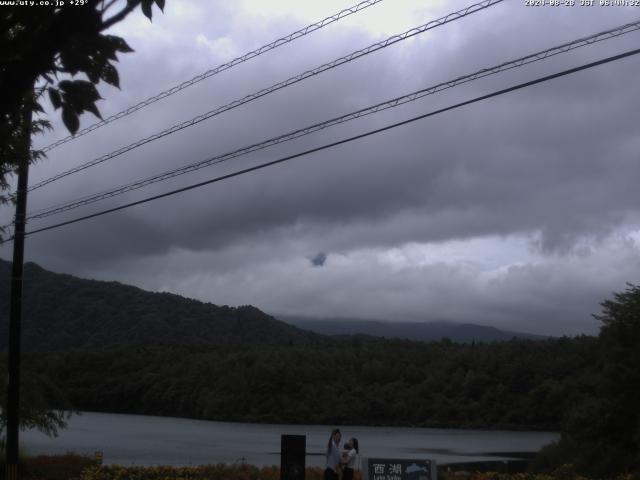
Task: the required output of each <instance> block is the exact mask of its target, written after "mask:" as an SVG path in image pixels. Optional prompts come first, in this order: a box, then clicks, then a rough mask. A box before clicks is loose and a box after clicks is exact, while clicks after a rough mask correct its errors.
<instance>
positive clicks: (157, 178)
mask: <svg viewBox="0 0 640 480" xmlns="http://www.w3.org/2000/svg"><path fill="white" fill-rule="evenodd" d="M639 29H640V20H638V21H636V22H633V23H628V24H625V25H621V26H618V27H615V28H611V29H609V30H606V31H603V32H599V33H596V34H594V35H590V36H588V37H584V38H580V39H577V40H574V41H572V42H568V43H564V44H562V45H559V46H555V47H552V48H549V49H546V50H543V51H540V52H536V53H533V54H529V55H527V56H524V57H520V58H518V59H515V60H510V61H508V62H504V63H501V64H499V65H496V66H493V67H489V68H484V69H482V70H479V71H477V72H474V73H471V74H469V75H465V76H461V77H458V78H455V79H453V80H449V81H446V82H442V83H439V84H437V85H435V86H431V87H428V88H424V89H421V90H418V91H416V92H412V93H410V94H407V95H403V96H401V97H396V98H393V99H391V100H386V101H384V102H381V103H378V104H376V105H373V106H370V107H367V108H363V109H360V110H357V111H355V112H351V113H348V114H346V115H342V116H340V117H336V118H332V119H330V120H326V121H324V122H321V123H316V124H314V125H311V126H308V127H305V128H301V129H298V130H295V131H293V132H289V133H286V134H283V135H280V136H277V137H273V138H270V139H268V140H265V141H262V142H260V143H255V144H253V145H250V146H247V147H243V148H240V149H237V150H234V151H232V152H227V153H224V154H221V155H217V156H215V157H211V158H209V159H206V160H203V161H200V162H197V163H193V164H190V165H187V166H184V167H180V168H176V169H173V170H169V171H167V172H164V173H160V174H157V175H154V176H151V177H147V178H144V179H141V180H138V181H136V182H132V183H129V184H126V185H122V186H119V187H117V188H113V189H111V190H107V191H104V192H101V193H97V194H92V195H89V196H85V197H82V198H79V199H76V200H73V201H70V202H66V203H63V204H59V205H55V206H52V207H48V208H45V209H41V210H39V211H35V212H33V213H30V214H29V215H28V217H27V219H41V218H45V217H49V216H51V215H56V214H59V213H62V212H65V211H69V210H73V209H75V208H79V207H83V206H86V205H89V204H91V203H95V202H98V201H100V200H104V199H107V198H111V197H115V196H117V195H121V194H124V193H126V192H130V191H133V190H137V189H139V188H143V187H146V186H149V185H152V184H154V183H158V182H161V181H164V180H168V179H170V178H174V177H177V176H180V175H184V174H186V173H191V172H194V171H196V170H199V169H201V168H205V167H208V166H211V165H215V164H218V163H222V162H225V161H228V160H230V159H232V158H236V157H239V156H242V155H246V154H248V153H252V152H256V151H258V150H263V149H265V148H268V147H271V146H273V145H277V144H280V143H284V142H287V141H290V140H294V139H296V138H300V137H302V136H305V135H309V134H311V133H314V132H317V131H319V130H323V129H325V128H328V127H332V126H335V125H338V124H341V123H345V122H347V121H350V120H355V119H357V118H361V117H364V116H366V115H371V114H374V113H378V112H381V111H384V110H387V109H390V108H394V107H397V106H399V105H403V104H405V103H409V102H412V101H415V100H418V99H420V98H423V97H425V96H427V95H433V94H435V93H437V92H440V91H442V90H445V89H448V88H453V87H455V86H457V85H461V84H463V83H467V82H471V81H473V80H477V79H479V78H484V77H487V76H489V75H494V74H497V73H499V72H503V71H506V70H510V69H513V68H517V67H521V66H524V65H528V64H530V63H533V62H537V61H540V60H544V59H546V58H549V57H551V56H555V55H558V54H561V53H565V52H568V51H571V50H574V49H576V48H580V47H583V46H586V45H592V44H594V43H596V42H600V41H603V40H608V39H611V38H615V37H618V36H620V35H624V34H627V33H631V32H634V31H637V30H639Z"/></svg>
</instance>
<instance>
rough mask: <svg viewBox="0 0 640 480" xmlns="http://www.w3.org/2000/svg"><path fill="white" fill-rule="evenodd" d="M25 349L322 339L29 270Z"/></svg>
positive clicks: (4, 275) (258, 318) (0, 329)
mask: <svg viewBox="0 0 640 480" xmlns="http://www.w3.org/2000/svg"><path fill="white" fill-rule="evenodd" d="M10 275H11V264H10V263H9V262H6V261H2V260H0V318H2V321H1V323H0V351H1V350H6V348H7V337H8V320H7V319H8V315H9V285H10ZM23 289H24V307H23V311H24V320H23V325H22V345H23V349H24V350H26V351H57V350H64V349H70V348H91V349H96V348H105V347H114V346H122V345H147V344H158V343H163V344H164V343H173V344H185V345H208V344H230V343H231V344H233V343H246V342H249V343H251V342H259V343H262V344H273V345H287V344H292V343H296V344H299V343H304V342H309V341H313V340H314V339H316V338H317V337H319V336H318V335H316V334H313V333H310V332H307V331H303V330H300V329H298V328H296V327H293V326H291V325H288V324H286V323H284V322H281V321H278V320H276V319H275V318H273V317H271V316H269V315H267V314H265V313H264V312H262V311H260V310H258V309H257V308H255V307H251V306H243V307H237V308H234V307H227V306H216V305H213V304H211V303H203V302H200V301H197V300H191V299H188V298H184V297H181V296H179V295H174V294H170V293H153V292H148V291H145V290H141V289H139V288H136V287H132V286H129V285H123V284H121V283H118V282H103V281H96V280H84V279H81V278H77V277H74V276H71V275H65V274H58V273H53V272H49V271H47V270H45V269H43V268H41V267H39V266H38V265H36V264H35V263H27V264H25V271H24V287H23Z"/></svg>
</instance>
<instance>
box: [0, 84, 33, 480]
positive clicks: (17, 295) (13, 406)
mask: <svg viewBox="0 0 640 480" xmlns="http://www.w3.org/2000/svg"><path fill="white" fill-rule="evenodd" d="M32 97H33V91H30V92H29V93H28V94H27V96H25V99H24V103H23V108H24V111H23V115H22V125H21V126H20V129H21V133H22V135H21V137H22V138H21V145H20V148H21V151H20V152H19V154H20V157H21V158H20V163H19V166H18V186H17V189H16V216H15V223H14V234H13V265H12V269H11V307H10V308H11V310H10V313H9V362H8V363H9V364H8V370H9V382H8V386H7V476H6V478H7V480H18V479H19V478H21V472H20V465H19V457H20V455H19V451H18V449H19V445H18V442H19V431H20V335H21V323H22V272H23V265H24V237H25V224H26V221H25V217H26V212H27V189H28V187H29V160H30V157H31V120H32V109H31V104H32V102H33V98H32Z"/></svg>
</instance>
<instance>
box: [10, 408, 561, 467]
mask: <svg viewBox="0 0 640 480" xmlns="http://www.w3.org/2000/svg"><path fill="white" fill-rule="evenodd" d="M338 427H340V428H341V430H342V433H343V437H345V438H348V437H352V436H353V437H356V438H358V440H359V442H360V451H361V454H362V455H363V457H386V458H414V459H423V458H424V459H434V460H436V461H437V462H438V464H446V463H458V462H476V461H486V460H509V459H512V458H514V457H515V455H514V453H515V452H520V453H530V452H535V451H537V450H539V449H540V448H541V447H543V446H544V445H546V444H548V443H551V442H552V441H554V440H557V439H558V437H559V435H558V434H557V433H553V432H510V431H484V430H452V429H432V428H395V427H394V428H391V427H389V428H387V427H349V426H347V427H342V426H340V425H338ZM331 428H333V426H322V425H257V424H250V423H225V422H207V421H202V420H188V419H182V418H167V417H151V416H141V415H116V414H106V413H86V412H85V413H82V414H81V415H76V416H73V417H72V418H71V420H70V421H69V428H67V429H66V430H63V431H61V432H60V436H59V437H58V438H53V439H51V438H48V437H46V436H44V435H42V434H41V433H39V432H37V431H27V432H22V433H21V437H20V438H21V444H22V445H23V448H25V449H26V450H27V452H28V453H30V454H41V453H43V454H44V453H50V454H60V453H66V452H70V451H71V452H77V453H85V454H89V455H91V456H93V454H94V452H95V451H98V450H99V451H102V452H103V453H104V462H105V463H107V464H120V465H203V464H208V463H218V462H224V463H235V462H238V463H240V462H242V461H244V462H246V463H249V464H253V465H260V466H261V465H279V464H280V435H283V434H289V435H306V436H307V466H324V454H323V452H324V449H325V448H326V444H327V440H328V438H329V434H330V432H331Z"/></svg>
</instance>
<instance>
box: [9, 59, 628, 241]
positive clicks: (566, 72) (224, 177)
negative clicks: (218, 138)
mask: <svg viewBox="0 0 640 480" xmlns="http://www.w3.org/2000/svg"><path fill="white" fill-rule="evenodd" d="M639 53H640V48H639V49H635V50H630V51H628V52H625V53H621V54H619V55H614V56H611V57H607V58H604V59H602V60H598V61H596V62H591V63H587V64H584V65H581V66H579V67H575V68H570V69H568V70H563V71H561V72H558V73H554V74H552V75H547V76H544V77H540V78H537V79H535V80H530V81H528V82H524V83H520V84H518V85H515V86H512V87H509V88H504V89H502V90H498V91H495V92H493V93H489V94H486V95H482V96H480V97H475V98H473V99H471V100H467V101H464V102H461V103H457V104H455V105H451V106H449V107H445V108H441V109H438V110H434V111H432V112H429V113H425V114H423V115H419V116H417V117H413V118H410V119H408V120H404V121H402V122H397V123H393V124H391V125H387V126H385V127H382V128H377V129H375V130H370V131H368V132H365V133H362V134H359V135H354V136H352V137H348V138H345V139H342V140H338V141H336V142H332V143H328V144H325V145H322V146H320V147H316V148H312V149H310V150H305V151H303V152H299V153H296V154H294V155H289V156H286V157H282V158H279V159H277V160H273V161H271V162H266V163H262V164H260V165H256V166H253V167H249V168H245V169H243V170H239V171H236V172H233V173H229V174H227V175H222V176H220V177H216V178H213V179H210V180H206V181H204V182H199V183H195V184H192V185H189V186H186V187H182V188H178V189H176V190H172V191H170V192H165V193H162V194H159V195H154V196H152V197H148V198H145V199H142V200H138V201H135V202H131V203H127V204H125V205H120V206H118V207H114V208H109V209H107V210H102V211H100V212H97V213H93V214H91V215H85V216H82V217H78V218H75V219H72V220H68V221H65V222H61V223H57V224H54V225H49V226H47V227H43V228H39V229H37V230H31V231H29V232H26V233H25V235H33V234H36V233H41V232H45V231H47V230H53V229H55V228H60V227H63V226H66V225H71V224H73V223H78V222H81V221H84V220H89V219H91V218H96V217H100V216H102V215H106V214H108V213H113V212H117V211H119V210H124V209H126V208H130V207H133V206H136V205H141V204H143V203H148V202H151V201H154V200H158V199H161V198H165V197H169V196H172V195H176V194H178V193H182V192H186V191H188V190H193V189H196V188H200V187H203V186H205V185H210V184H212V183H217V182H221V181H223V180H227V179H229V178H233V177H237V176H240V175H244V174H246V173H250V172H253V171H256V170H261V169H263V168H267V167H270V166H273V165H277V164H279V163H284V162H287V161H289V160H293V159H295V158H299V157H302V156H305V155H309V154H311V153H316V152H320V151H322V150H326V149H329V148H332V147H336V146H338V145H342V144H345V143H349V142H352V141H355V140H359V139H361V138H365V137H369V136H371V135H375V134H378V133H382V132H385V131H387V130H391V129H393V128H397V127H400V126H403V125H407V124H409V123H413V122H416V121H418V120H422V119H425V118H428V117H432V116H435V115H438V114H440V113H444V112H447V111H450V110H454V109H457V108H460V107H463V106H466V105H471V104H473V103H477V102H480V101H483V100H487V99H489V98H493V97H497V96H499V95H504V94H506V93H509V92H513V91H516V90H520V89H522V88H525V87H530V86H532V85H537V84H539V83H543V82H547V81H549V80H553V79H555V78H559V77H563V76H565V75H570V74H573V73H576V72H580V71H582V70H586V69H589V68H593V67H596V66H598V65H603V64H606V63H610V62H614V61H617V60H621V59H623V58H626V57H630V56H632V55H637V54H639ZM10 240H12V238H9V239H7V240H5V241H3V242H2V243H6V242H8V241H10Z"/></svg>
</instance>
